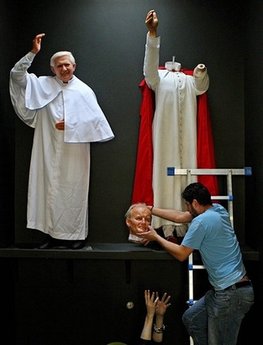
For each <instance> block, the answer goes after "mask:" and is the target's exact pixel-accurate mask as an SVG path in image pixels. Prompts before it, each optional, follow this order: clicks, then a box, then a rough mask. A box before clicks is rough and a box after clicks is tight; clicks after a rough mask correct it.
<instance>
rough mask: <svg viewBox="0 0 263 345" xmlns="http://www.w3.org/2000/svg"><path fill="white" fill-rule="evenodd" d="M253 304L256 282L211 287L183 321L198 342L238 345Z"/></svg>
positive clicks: (202, 343)
mask: <svg viewBox="0 0 263 345" xmlns="http://www.w3.org/2000/svg"><path fill="white" fill-rule="evenodd" d="M253 304H254V290H253V286H252V285H247V286H242V287H239V288H236V287H235V285H233V286H231V287H229V288H227V289H224V290H218V291H215V290H209V291H208V292H207V293H206V294H205V296H203V297H202V298H201V299H199V300H198V301H196V302H195V303H194V304H193V305H192V306H191V307H189V308H188V309H187V310H186V311H185V312H184V314H183V316H182V320H183V323H184V325H185V327H186V329H187V331H188V334H189V335H190V336H191V337H192V338H193V341H194V344H195V345H236V343H237V338H238V333H239V329H240V326H241V322H242V319H243V318H244V316H245V314H246V313H247V312H248V311H249V309H250V308H251V306H252V305H253Z"/></svg>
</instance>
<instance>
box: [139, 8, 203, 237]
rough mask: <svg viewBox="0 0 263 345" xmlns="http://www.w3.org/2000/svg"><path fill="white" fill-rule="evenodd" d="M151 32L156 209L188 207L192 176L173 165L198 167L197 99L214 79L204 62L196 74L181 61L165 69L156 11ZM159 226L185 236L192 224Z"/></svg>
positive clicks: (148, 75) (150, 17)
mask: <svg viewBox="0 0 263 345" xmlns="http://www.w3.org/2000/svg"><path fill="white" fill-rule="evenodd" d="M145 24H146V27H147V28H148V33H147V39H146V45H145V58H144V76H145V80H146V83H147V85H148V87H149V88H150V89H151V90H153V91H154V93H155V113H154V118H153V129H152V130H153V132H152V136H153V172H152V174H153V177H152V178H153V181H152V187H153V195H154V206H156V207H162V208H175V209H177V208H178V207H179V208H180V209H184V205H183V204H182V199H181V193H182V191H183V189H184V188H185V186H186V185H187V177H186V176H179V175H177V176H174V177H168V176H167V167H176V168H179V169H180V168H196V167H197V145H196V143H197V126H196V122H197V121H196V116H197V115H196V114H197V96H198V95H202V94H203V93H205V92H206V91H207V90H208V87H209V77H208V74H207V70H206V67H205V65H204V64H199V65H198V66H197V67H196V68H195V69H194V72H193V75H192V76H191V75H186V74H184V73H183V72H180V69H181V65H180V63H177V62H175V61H174V60H173V61H170V62H167V63H166V64H165V69H159V51H160V37H158V36H157V27H158V17H157V14H156V12H155V11H154V10H151V11H149V12H148V14H147V16H146V20H145ZM152 225H153V227H154V228H159V227H162V229H163V232H164V234H165V237H170V236H172V235H173V233H174V230H175V229H176V235H177V236H179V237H182V236H183V235H184V234H185V231H186V230H187V227H186V225H182V224H175V223H172V222H170V221H167V220H164V219H162V218H159V217H153V220H152Z"/></svg>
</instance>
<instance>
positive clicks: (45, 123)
mask: <svg viewBox="0 0 263 345" xmlns="http://www.w3.org/2000/svg"><path fill="white" fill-rule="evenodd" d="M34 57H35V54H33V53H31V52H29V53H28V54H27V55H26V56H24V57H23V58H22V59H21V60H20V61H18V62H17V63H16V64H15V66H14V67H13V68H12V70H11V72H10V97H11V101H12V104H13V107H14V109H15V112H16V114H17V115H18V116H19V118H20V119H21V120H22V121H23V122H25V123H26V124H27V125H29V126H31V127H32V128H34V138H33V146H32V154H31V162H30V172H29V184H28V204H27V227H28V228H31V229H37V230H40V231H42V232H44V233H46V234H49V235H50V236H51V237H53V238H57V239H65V240H84V239H85V238H86V237H87V235H88V195H89V178H90V142H98V141H107V140H110V139H112V138H114V134H113V132H112V130H111V128H110V125H109V123H108V121H107V119H106V117H105V115H104V113H103V112H102V110H101V108H100V106H99V104H98V103H97V99H96V96H95V94H94V92H93V90H92V89H91V88H90V87H89V86H87V85H86V84H85V83H83V82H82V81H81V80H79V79H78V78H77V77H76V76H73V78H72V79H71V80H70V81H69V82H68V83H63V82H62V81H61V80H59V79H58V78H57V77H51V76H50V77H49V76H43V77H37V76H36V75H35V74H33V73H28V72H27V70H28V68H29V67H30V66H31V63H32V62H33V59H34ZM61 120H64V121H65V130H64V131H63V130H58V129H56V127H55V124H56V123H57V122H59V121H61Z"/></svg>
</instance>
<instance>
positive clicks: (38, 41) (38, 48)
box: [31, 33, 45, 54]
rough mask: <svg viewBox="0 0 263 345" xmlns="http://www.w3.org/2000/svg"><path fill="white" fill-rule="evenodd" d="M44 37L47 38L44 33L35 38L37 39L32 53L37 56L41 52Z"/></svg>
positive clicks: (34, 40)
mask: <svg viewBox="0 0 263 345" xmlns="http://www.w3.org/2000/svg"><path fill="white" fill-rule="evenodd" d="M44 36H45V34H44V33H42V34H38V35H36V36H35V38H34V39H33V44H32V49H31V52H32V53H34V54H37V53H38V52H39V51H40V49H41V42H42V38H43V37H44Z"/></svg>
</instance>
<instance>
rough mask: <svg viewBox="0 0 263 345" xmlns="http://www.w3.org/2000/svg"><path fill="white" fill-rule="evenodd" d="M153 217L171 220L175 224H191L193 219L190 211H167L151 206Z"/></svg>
mask: <svg viewBox="0 0 263 345" xmlns="http://www.w3.org/2000/svg"><path fill="white" fill-rule="evenodd" d="M149 208H150V209H151V211H152V215H154V216H157V217H160V218H163V219H167V220H170V221H172V222H175V223H190V222H191V221H192V219H193V217H192V215H191V213H190V212H188V211H178V210H173V209H165V208H159V207H154V206H150V207H149Z"/></svg>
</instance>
